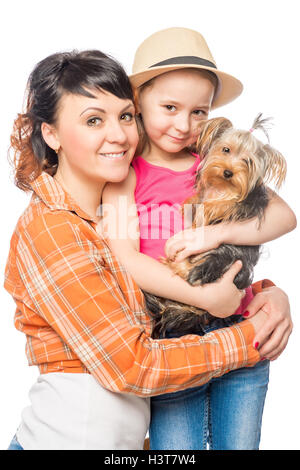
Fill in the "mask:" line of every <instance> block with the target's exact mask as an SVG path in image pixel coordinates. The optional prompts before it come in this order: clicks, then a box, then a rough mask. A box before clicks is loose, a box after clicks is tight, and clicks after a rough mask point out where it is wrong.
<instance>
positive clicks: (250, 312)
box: [244, 286, 293, 361]
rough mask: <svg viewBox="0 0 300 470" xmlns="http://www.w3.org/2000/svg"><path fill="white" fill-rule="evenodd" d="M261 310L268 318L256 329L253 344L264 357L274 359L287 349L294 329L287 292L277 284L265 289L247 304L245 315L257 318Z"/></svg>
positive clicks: (253, 318)
mask: <svg viewBox="0 0 300 470" xmlns="http://www.w3.org/2000/svg"><path fill="white" fill-rule="evenodd" d="M261 311H263V312H264V313H265V315H266V317H267V320H266V321H265V323H264V325H263V326H261V328H259V329H258V330H256V331H257V334H256V336H255V338H254V341H253V346H254V347H256V349H258V351H259V354H260V355H261V356H262V357H263V358H266V359H269V360H270V361H274V360H275V359H277V358H278V356H280V354H281V353H282V352H283V350H284V349H285V347H286V345H287V342H288V339H289V336H290V334H291V332H292V329H293V323H292V319H291V314H290V305H289V299H288V297H287V295H286V294H285V292H284V291H283V290H282V289H280V288H279V287H276V286H274V287H268V288H267V289H263V291H262V292H259V293H258V294H256V296H255V297H254V299H253V300H252V301H251V302H250V304H249V305H248V306H247V312H244V317H245V318H250V317H251V320H255V317H256V313H258V312H261ZM245 313H246V315H245Z"/></svg>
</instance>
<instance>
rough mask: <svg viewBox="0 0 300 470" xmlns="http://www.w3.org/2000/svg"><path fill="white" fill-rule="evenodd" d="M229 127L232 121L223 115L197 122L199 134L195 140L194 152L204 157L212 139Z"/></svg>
mask: <svg viewBox="0 0 300 470" xmlns="http://www.w3.org/2000/svg"><path fill="white" fill-rule="evenodd" d="M230 127H232V123H231V122H230V121H229V119H226V118H223V117H220V118H214V119H208V120H207V121H201V122H200V124H199V130H200V134H199V137H198V140H197V145H196V152H197V153H198V154H199V155H201V157H203V158H204V157H205V156H206V155H207V154H208V152H209V149H210V148H211V146H212V144H213V143H214V141H215V140H216V139H218V138H219V137H221V135H222V134H223V133H224V132H225V131H226V130H227V129H229V128H230Z"/></svg>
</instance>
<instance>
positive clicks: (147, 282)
mask: <svg viewBox="0 0 300 470" xmlns="http://www.w3.org/2000/svg"><path fill="white" fill-rule="evenodd" d="M117 256H118V257H119V259H120V261H121V263H122V264H123V265H124V266H125V268H126V269H127V271H128V272H129V273H130V274H131V276H132V277H133V279H134V280H135V282H136V283H137V285H138V286H139V287H140V288H141V289H143V290H144V291H146V292H149V293H150V294H154V295H157V296H159V297H164V298H167V299H172V300H175V301H177V302H182V303H185V304H188V305H193V306H195V307H199V308H204V309H205V308H207V306H206V299H205V295H204V289H203V288H202V287H201V286H197V287H193V286H191V285H190V284H188V283H187V282H186V281H184V280H183V279H182V278H181V277H179V276H177V275H175V274H174V273H173V272H172V271H171V269H170V268H169V267H167V266H166V265H164V264H163V263H161V262H159V261H157V260H155V259H153V258H151V257H150V256H147V255H145V254H143V253H140V252H138V251H136V250H135V249H132V250H130V252H128V251H125V250H122V249H120V250H118V252H117Z"/></svg>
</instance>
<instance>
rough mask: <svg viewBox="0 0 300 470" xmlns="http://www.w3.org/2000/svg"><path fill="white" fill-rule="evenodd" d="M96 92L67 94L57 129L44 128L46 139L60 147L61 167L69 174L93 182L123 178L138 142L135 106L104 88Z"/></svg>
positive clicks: (45, 125) (53, 146) (62, 104)
mask: <svg viewBox="0 0 300 470" xmlns="http://www.w3.org/2000/svg"><path fill="white" fill-rule="evenodd" d="M92 94H93V95H94V96H95V98H89V97H86V96H82V95H74V94H66V95H64V96H63V97H62V98H61V101H60V103H59V106H58V113H57V121H56V124H55V126H54V129H53V126H52V128H51V126H49V125H47V124H44V129H43V127H42V131H44V132H43V135H44V138H45V140H46V142H47V144H48V145H49V146H50V147H52V148H53V149H57V148H59V149H60V150H59V167H61V168H60V169H62V170H63V172H64V176H65V177H68V176H73V177H75V179H78V178H79V179H80V180H81V181H83V180H84V181H90V182H91V183H92V182H96V183H100V182H102V183H103V182H108V181H111V182H117V181H122V180H123V179H125V178H126V176H127V174H128V170H129V165H130V162H131V160H132V158H133V155H134V152H135V148H136V145H137V142H138V134H137V128H136V123H135V118H134V115H135V108H134V105H133V103H132V101H131V100H129V99H120V98H117V97H116V96H114V95H112V94H111V93H108V92H106V91H104V90H93V92H92ZM45 127H46V128H45ZM50 128H51V131H49V129H50ZM49 139H50V141H49ZM51 139H52V140H51ZM73 179H74V178H73Z"/></svg>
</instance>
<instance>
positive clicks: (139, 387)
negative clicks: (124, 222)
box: [4, 173, 259, 397]
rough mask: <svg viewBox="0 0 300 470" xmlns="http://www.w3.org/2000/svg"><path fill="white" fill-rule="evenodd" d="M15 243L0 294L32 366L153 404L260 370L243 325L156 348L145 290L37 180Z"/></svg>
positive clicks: (61, 196) (48, 181)
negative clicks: (10, 302) (9, 299)
mask: <svg viewBox="0 0 300 470" xmlns="http://www.w3.org/2000/svg"><path fill="white" fill-rule="evenodd" d="M32 190H33V194H32V198H31V201H30V204H29V206H28V207H27V209H26V210H25V211H24V213H23V214H22V216H21V217H20V219H19V221H18V223H17V226H16V229H15V231H14V233H13V236H12V239H11V245H10V252H9V257H8V261H7V265H6V270H5V283H4V286H5V288H6V289H7V291H8V292H9V293H10V294H11V295H12V296H13V298H14V300H15V302H16V313H15V326H16V328H17V329H19V330H20V331H22V332H23V333H25V335H26V338H27V342H26V355H27V358H28V362H29V365H37V366H38V367H39V369H40V372H41V373H47V372H71V373H77V372H81V373H82V372H84V373H90V374H92V375H93V376H94V377H95V379H96V380H97V381H98V382H99V383H100V384H101V385H102V386H103V387H104V388H107V389H109V390H111V391H113V392H126V393H133V394H136V395H139V396H143V397H146V396H153V395H158V394H161V393H166V392H172V391H176V390H179V389H181V390H182V389H185V388H188V387H191V386H198V385H202V384H204V383H206V382H208V381H209V380H210V379H211V378H212V377H216V376H220V375H222V374H224V373H225V372H227V371H228V370H232V369H236V368H239V367H243V366H251V365H254V364H255V363H256V362H258V361H259V354H258V352H257V351H256V350H255V349H254V348H253V347H252V341H253V336H254V331H253V326H252V324H251V323H250V322H249V321H244V322H243V323H242V324H238V325H235V326H233V327H231V328H224V329H220V330H217V331H214V332H211V333H209V334H206V335H205V336H203V337H199V336H196V335H187V336H183V337H181V338H172V339H167V340H164V339H162V340H153V339H151V337H150V332H151V322H150V320H149V317H148V316H147V314H146V312H145V310H144V303H143V302H144V300H143V295H142V292H141V290H140V289H139V288H138V286H137V285H136V284H135V282H134V281H133V279H132V277H131V276H130V275H129V273H127V272H126V271H125V269H124V268H123V267H122V266H121V265H120V264H119V262H118V260H117V259H116V258H115V257H114V255H113V254H112V252H111V251H110V249H109V247H108V245H107V243H106V242H105V239H104V238H101V236H100V235H99V234H98V233H97V232H96V221H95V220H91V218H90V217H89V216H88V215H87V214H86V213H84V212H83V211H82V210H81V209H80V208H79V207H78V205H77V204H76V203H75V202H74V200H73V199H72V198H71V196H70V195H69V194H67V193H66V192H65V191H64V190H63V189H62V187H61V186H60V185H59V183H58V182H57V181H56V180H55V179H53V178H52V177H51V176H50V175H48V174H47V173H42V174H41V175H40V176H39V177H38V178H37V179H36V180H35V181H34V182H33V183H32Z"/></svg>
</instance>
